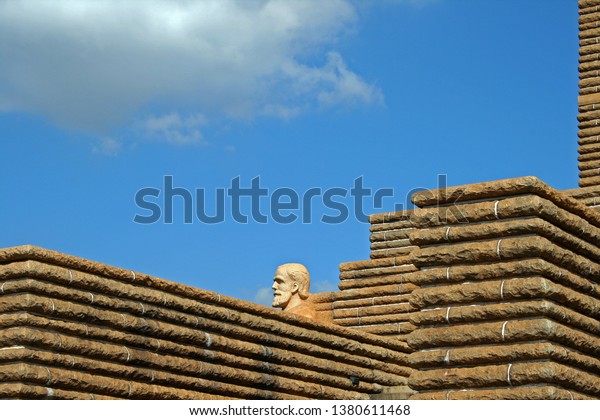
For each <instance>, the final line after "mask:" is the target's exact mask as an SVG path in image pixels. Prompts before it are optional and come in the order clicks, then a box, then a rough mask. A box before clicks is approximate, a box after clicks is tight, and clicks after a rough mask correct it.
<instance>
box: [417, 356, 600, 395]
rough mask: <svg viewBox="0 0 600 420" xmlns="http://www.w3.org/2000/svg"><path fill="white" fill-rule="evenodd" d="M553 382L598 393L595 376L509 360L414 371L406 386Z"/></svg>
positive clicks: (557, 366)
mask: <svg viewBox="0 0 600 420" xmlns="http://www.w3.org/2000/svg"><path fill="white" fill-rule="evenodd" d="M542 384H543V385H546V384H553V385H558V386H567V387H569V388H572V389H574V390H576V391H578V392H581V393H584V394H587V395H589V396H600V380H599V377H598V376H597V375H592V374H589V373H586V372H584V371H582V370H579V369H576V368H572V367H570V366H565V365H562V364H559V363H555V362H531V363H523V362H519V363H511V364H503V365H489V366H478V367H461V368H448V369H434V370H428V371H426V372H423V371H415V373H414V374H413V375H411V377H410V379H409V386H410V387H411V388H412V389H415V390H421V389H427V390H434V389H460V388H488V387H506V386H523V385H542Z"/></svg>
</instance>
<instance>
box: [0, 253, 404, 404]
mask: <svg viewBox="0 0 600 420" xmlns="http://www.w3.org/2000/svg"><path fill="white" fill-rule="evenodd" d="M0 264H1V265H0V364H1V365H2V368H1V369H0V397H5V398H6V397H10V398H47V397H50V398H142V399H156V398H160V399H165V398H168V399H173V398H184V399H222V398H228V399H229V398H243V399H262V398H267V399H297V398H324V399H364V398H368V397H369V395H371V394H377V393H380V392H381V391H382V390H383V389H384V387H398V386H403V385H405V384H406V383H407V377H408V376H409V374H410V372H411V371H412V369H411V368H409V367H408V366H407V359H408V355H407V353H408V351H409V349H408V347H407V346H406V345H405V344H403V343H400V342H389V341H387V340H385V339H383V338H380V337H377V336H373V335H365V334H358V333H356V332H355V331H352V330H348V329H344V328H342V327H338V326H335V325H332V324H328V323H319V322H317V323H315V322H312V321H310V320H307V319H303V318H302V317H295V316H293V315H288V314H285V313H282V312H280V311H277V310H274V309H271V308H266V307H264V306H260V305H256V304H252V303H249V302H243V301H240V300H237V299H234V298H230V297H226V296H222V295H219V294H217V293H213V292H208V291H204V290H200V289H196V288H192V287H188V286H184V285H181V284H177V283H172V282H168V281H165V280H161V279H158V278H155V277H151V276H148V275H144V274H140V273H135V272H132V271H127V270H123V269H118V268H115V267H110V266H107V265H104V264H99V263H94V262H91V261H87V260H83V259H80V258H75V257H70V256H66V255H64V254H59V253H56V252H52V251H48V250H44V249H41V248H36V247H30V246H25V247H16V248H7V249H3V250H0ZM351 377H356V378H358V379H359V382H358V383H353V381H352V378H351Z"/></svg>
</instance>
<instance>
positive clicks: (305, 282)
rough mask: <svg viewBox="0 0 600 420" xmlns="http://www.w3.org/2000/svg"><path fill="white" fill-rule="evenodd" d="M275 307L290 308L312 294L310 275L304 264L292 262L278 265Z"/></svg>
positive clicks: (301, 302) (274, 293)
mask: <svg viewBox="0 0 600 420" xmlns="http://www.w3.org/2000/svg"><path fill="white" fill-rule="evenodd" d="M272 288H273V304H272V305H273V307H274V308H282V309H283V310H290V309H292V308H294V307H296V306H298V305H301V304H303V303H304V301H305V300H306V299H307V298H308V296H309V295H310V275H309V274H308V270H307V269H306V267H304V266H303V265H302V264H297V263H290V264H283V265H280V266H279V267H277V271H275V277H274V281H273V286H272Z"/></svg>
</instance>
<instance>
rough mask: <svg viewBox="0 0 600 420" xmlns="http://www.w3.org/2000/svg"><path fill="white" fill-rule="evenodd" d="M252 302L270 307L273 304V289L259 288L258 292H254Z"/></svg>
mask: <svg viewBox="0 0 600 420" xmlns="http://www.w3.org/2000/svg"><path fill="white" fill-rule="evenodd" d="M253 302H254V303H258V304H260V305H265V306H271V303H272V302H273V289H271V288H270V287H261V288H260V289H258V292H256V295H255V296H254V299H253Z"/></svg>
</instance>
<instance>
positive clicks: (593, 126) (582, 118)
mask: <svg viewBox="0 0 600 420" xmlns="http://www.w3.org/2000/svg"><path fill="white" fill-rule="evenodd" d="M599 21H600V0H579V116H578V120H579V132H578V135H579V149H578V151H579V177H580V180H579V186H581V187H588V186H598V185H600V137H599V136H600V127H599V126H598V124H599V122H600V42H599V40H600V25H599Z"/></svg>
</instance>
